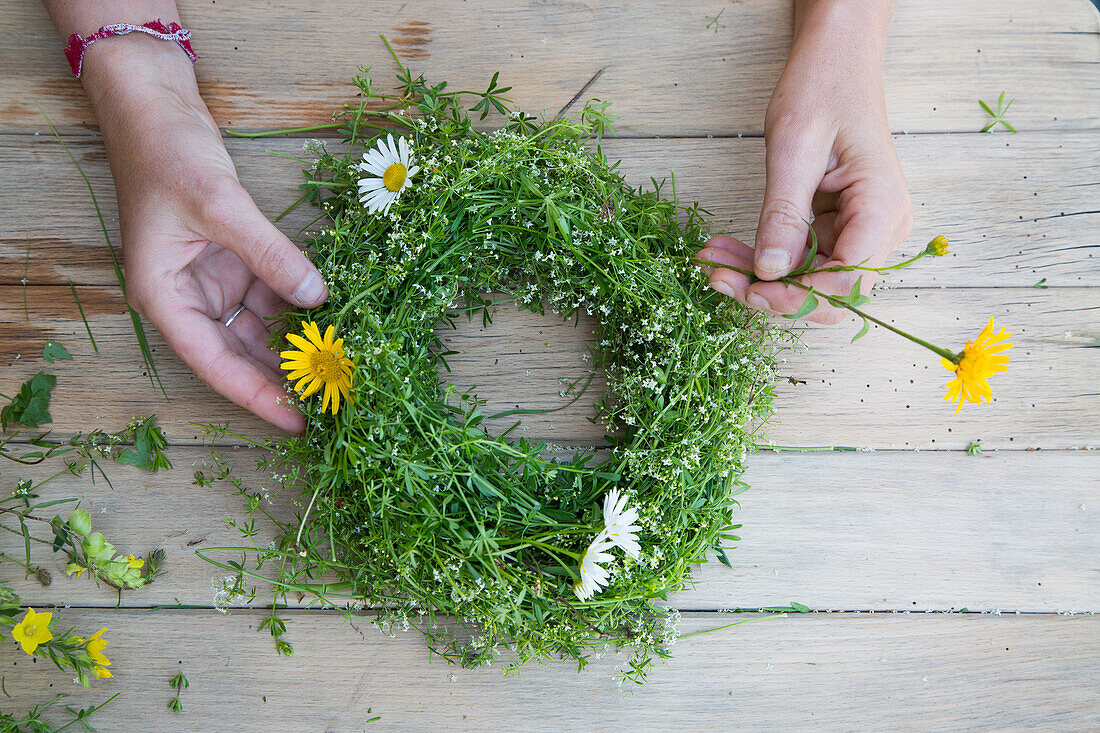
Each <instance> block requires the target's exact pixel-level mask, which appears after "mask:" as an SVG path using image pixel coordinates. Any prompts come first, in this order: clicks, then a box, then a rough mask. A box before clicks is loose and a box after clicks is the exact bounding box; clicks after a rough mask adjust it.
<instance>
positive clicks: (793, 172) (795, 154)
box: [753, 137, 828, 280]
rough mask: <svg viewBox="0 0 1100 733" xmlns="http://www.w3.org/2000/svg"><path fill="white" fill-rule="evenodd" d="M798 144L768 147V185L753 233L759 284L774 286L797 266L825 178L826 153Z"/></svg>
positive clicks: (769, 144) (776, 142) (805, 143)
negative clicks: (816, 194)
mask: <svg viewBox="0 0 1100 733" xmlns="http://www.w3.org/2000/svg"><path fill="white" fill-rule="evenodd" d="M823 147H824V146H816V145H813V144H812V143H811V142H809V141H808V139H807V138H802V140H801V141H792V140H791V139H789V138H788V139H785V138H782V137H780V138H778V139H774V140H768V141H767V152H766V157H765V164H766V167H767V184H766V187H765V189H764V205H763V207H762V208H761V210H760V223H759V224H758V225H757V228H756V252H755V255H754V256H753V265H754V269H755V270H756V275H757V277H759V278H760V279H761V280H776V279H778V278H780V277H782V276H784V275H786V274H787V273H788V272H790V271H791V270H792V269H794V268H795V267H797V266H798V265H799V264H801V260H802V258H803V256H804V255H803V253H804V251H805V249H806V236H807V234H808V233H809V225H808V224H807V223H806V222H807V221H809V220H810V219H811V218H812V217H813V211H812V209H811V202H812V201H813V196H814V192H815V191H817V187H818V185H819V184H820V183H821V179H822V178H823V177H824V176H825V166H826V163H827V162H828V151H827V150H823V149H822V148H823Z"/></svg>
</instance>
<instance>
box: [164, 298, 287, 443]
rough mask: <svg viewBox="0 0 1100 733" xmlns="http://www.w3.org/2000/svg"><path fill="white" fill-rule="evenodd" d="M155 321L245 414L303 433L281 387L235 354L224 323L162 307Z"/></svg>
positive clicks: (186, 359) (170, 342)
mask: <svg viewBox="0 0 1100 733" xmlns="http://www.w3.org/2000/svg"><path fill="white" fill-rule="evenodd" d="M162 314H163V315H165V317H161V318H157V317H156V316H154V317H153V322H154V324H155V325H156V327H157V328H158V329H159V330H160V332H161V334H162V335H163V336H164V339H165V340H166V341H167V342H168V345H169V346H171V347H172V350H173V351H175V352H176V354H178V355H179V357H180V358H181V359H182V360H183V362H184V363H185V364H187V366H188V367H190V369H191V371H193V372H194V373H195V376H197V377H198V378H199V379H201V380H202V381H203V382H205V383H206V384H207V385H209V386H210V387H211V388H212V389H214V390H215V391H216V392H218V393H219V394H221V395H222V396H224V397H227V398H228V399H230V400H232V401H233V402H236V403H237V404H238V405H240V406H241V407H243V408H245V409H246V410H248V411H249V412H251V413H253V414H255V415H257V416H259V417H261V418H263V419H264V420H266V421H268V422H269V423H271V424H273V425H276V426H278V427H280V428H282V429H283V430H286V431H288V432H291V433H300V432H302V431H303V430H304V429H305V420H304V419H303V418H302V415H301V414H300V413H299V412H298V411H297V410H296V409H294V407H293V406H292V404H291V402H290V400H289V399H288V396H287V393H286V391H285V389H284V388H283V386H282V384H277V383H275V382H273V381H272V380H271V379H269V378H268V377H267V376H266V375H265V374H264V373H263V371H262V370H261V369H260V367H259V365H258V364H257V363H256V362H254V361H253V360H252V359H250V358H248V357H246V356H244V355H242V354H238V353H235V352H233V351H232V350H231V349H230V348H229V345H228V343H227V341H226V339H225V337H224V334H222V333H221V331H220V330H219V329H223V328H225V327H224V326H223V325H222V324H220V323H217V322H215V321H214V320H212V319H210V318H208V317H207V316H206V315H205V314H203V313H200V312H199V311H197V310H195V309H194V308H189V307H184V308H179V309H171V308H166V309H165V310H162V311H160V313H159V314H157V315H162Z"/></svg>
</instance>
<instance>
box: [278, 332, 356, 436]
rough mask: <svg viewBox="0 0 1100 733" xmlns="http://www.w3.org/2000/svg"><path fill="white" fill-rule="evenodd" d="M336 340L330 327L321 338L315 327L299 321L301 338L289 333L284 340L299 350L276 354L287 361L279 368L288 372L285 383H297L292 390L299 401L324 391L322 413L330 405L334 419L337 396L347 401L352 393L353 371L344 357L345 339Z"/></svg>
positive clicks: (337, 401) (338, 403)
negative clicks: (322, 389) (300, 396)
mask: <svg viewBox="0 0 1100 733" xmlns="http://www.w3.org/2000/svg"><path fill="white" fill-rule="evenodd" d="M335 336H336V331H335V329H334V328H333V327H332V326H329V327H328V329H326V330H325V335H324V338H322V337H321V329H320V328H318V327H317V324H316V323H313V322H310V323H306V322H305V321H302V336H299V335H298V334H296V333H289V334H287V337H286V338H287V340H288V341H290V343H291V344H293V345H294V346H297V347H298V349H299V350H298V351H283V352H280V354H279V356H281V357H283V358H284V359H286V361H284V362H283V363H282V364H280V367H281V368H282V369H284V370H286V371H287V372H289V374H287V379H291V380H297V381H298V383H297V384H295V385H294V389H295V391H297V392H300V393H301V395H302V399H305V398H306V397H309V396H310V395H312V394H313V393H314V392H316V391H317V390H319V389H321V388H322V387H324V390H325V391H324V397H323V399H322V402H321V412H324V411H325V410H327V409H328V407H329V405H330V404H331V405H332V414H333V415H335V414H336V412H337V411H338V410H339V409H340V396H341V395H343V397H344V399H345V400H347V399H348V396H349V394H350V392H351V382H352V367H353V364H352V363H351V359H348V358H347V357H346V356H344V339H342V338H339V339H338V338H335Z"/></svg>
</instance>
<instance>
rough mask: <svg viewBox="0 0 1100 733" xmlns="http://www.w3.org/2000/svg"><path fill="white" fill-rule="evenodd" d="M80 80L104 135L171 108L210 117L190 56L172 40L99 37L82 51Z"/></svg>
mask: <svg viewBox="0 0 1100 733" xmlns="http://www.w3.org/2000/svg"><path fill="white" fill-rule="evenodd" d="M81 80H82V81H83V83H84V89H85V91H86V92H87V94H88V98H89V100H90V101H91V104H92V109H93V110H94V111H95V114H96V119H97V120H98V122H99V126H100V129H101V130H102V131H103V134H104V137H105V138H108V139H110V138H111V137H115V136H118V135H121V134H134V133H137V132H139V131H140V130H141V129H142V128H143V127H145V126H147V125H148V124H149V123H151V122H154V121H155V120H158V119H161V118H162V117H163V115H164V114H166V113H171V112H173V111H186V112H189V113H193V114H196V113H197V114H199V115H200V116H201V117H203V118H209V113H208V112H207V110H206V105H205V104H204V103H203V101H202V97H201V96H200V95H199V89H198V84H197V83H196V81H195V72H194V69H193V67H192V64H191V60H190V59H189V58H188V57H187V54H185V53H184V52H183V50H182V49H180V47H179V46H178V45H176V44H175V43H169V42H166V41H161V40H157V39H155V38H150V37H148V36H144V35H141V34H137V33H133V34H130V35H127V36H122V37H118V38H107V39H104V40H102V41H100V42H98V43H95V44H93V45H91V46H89V47H88V49H87V51H86V52H85V57H84V71H83V74H82V76H81ZM209 124H210V125H211V126H214V123H213V120H210V121H209ZM215 127H216V126H215Z"/></svg>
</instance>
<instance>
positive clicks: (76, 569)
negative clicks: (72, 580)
mask: <svg viewBox="0 0 1100 733" xmlns="http://www.w3.org/2000/svg"><path fill="white" fill-rule="evenodd" d="M87 569H88V568H86V567H84V566H83V565H77V564H76V563H75V562H71V563H69V564H68V565H67V566H65V575H68V576H70V577H71V576H72V574H73V573H76V577H77V578H79V577H80V576H81V575H83V574H84V571H85V570H87Z"/></svg>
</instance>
